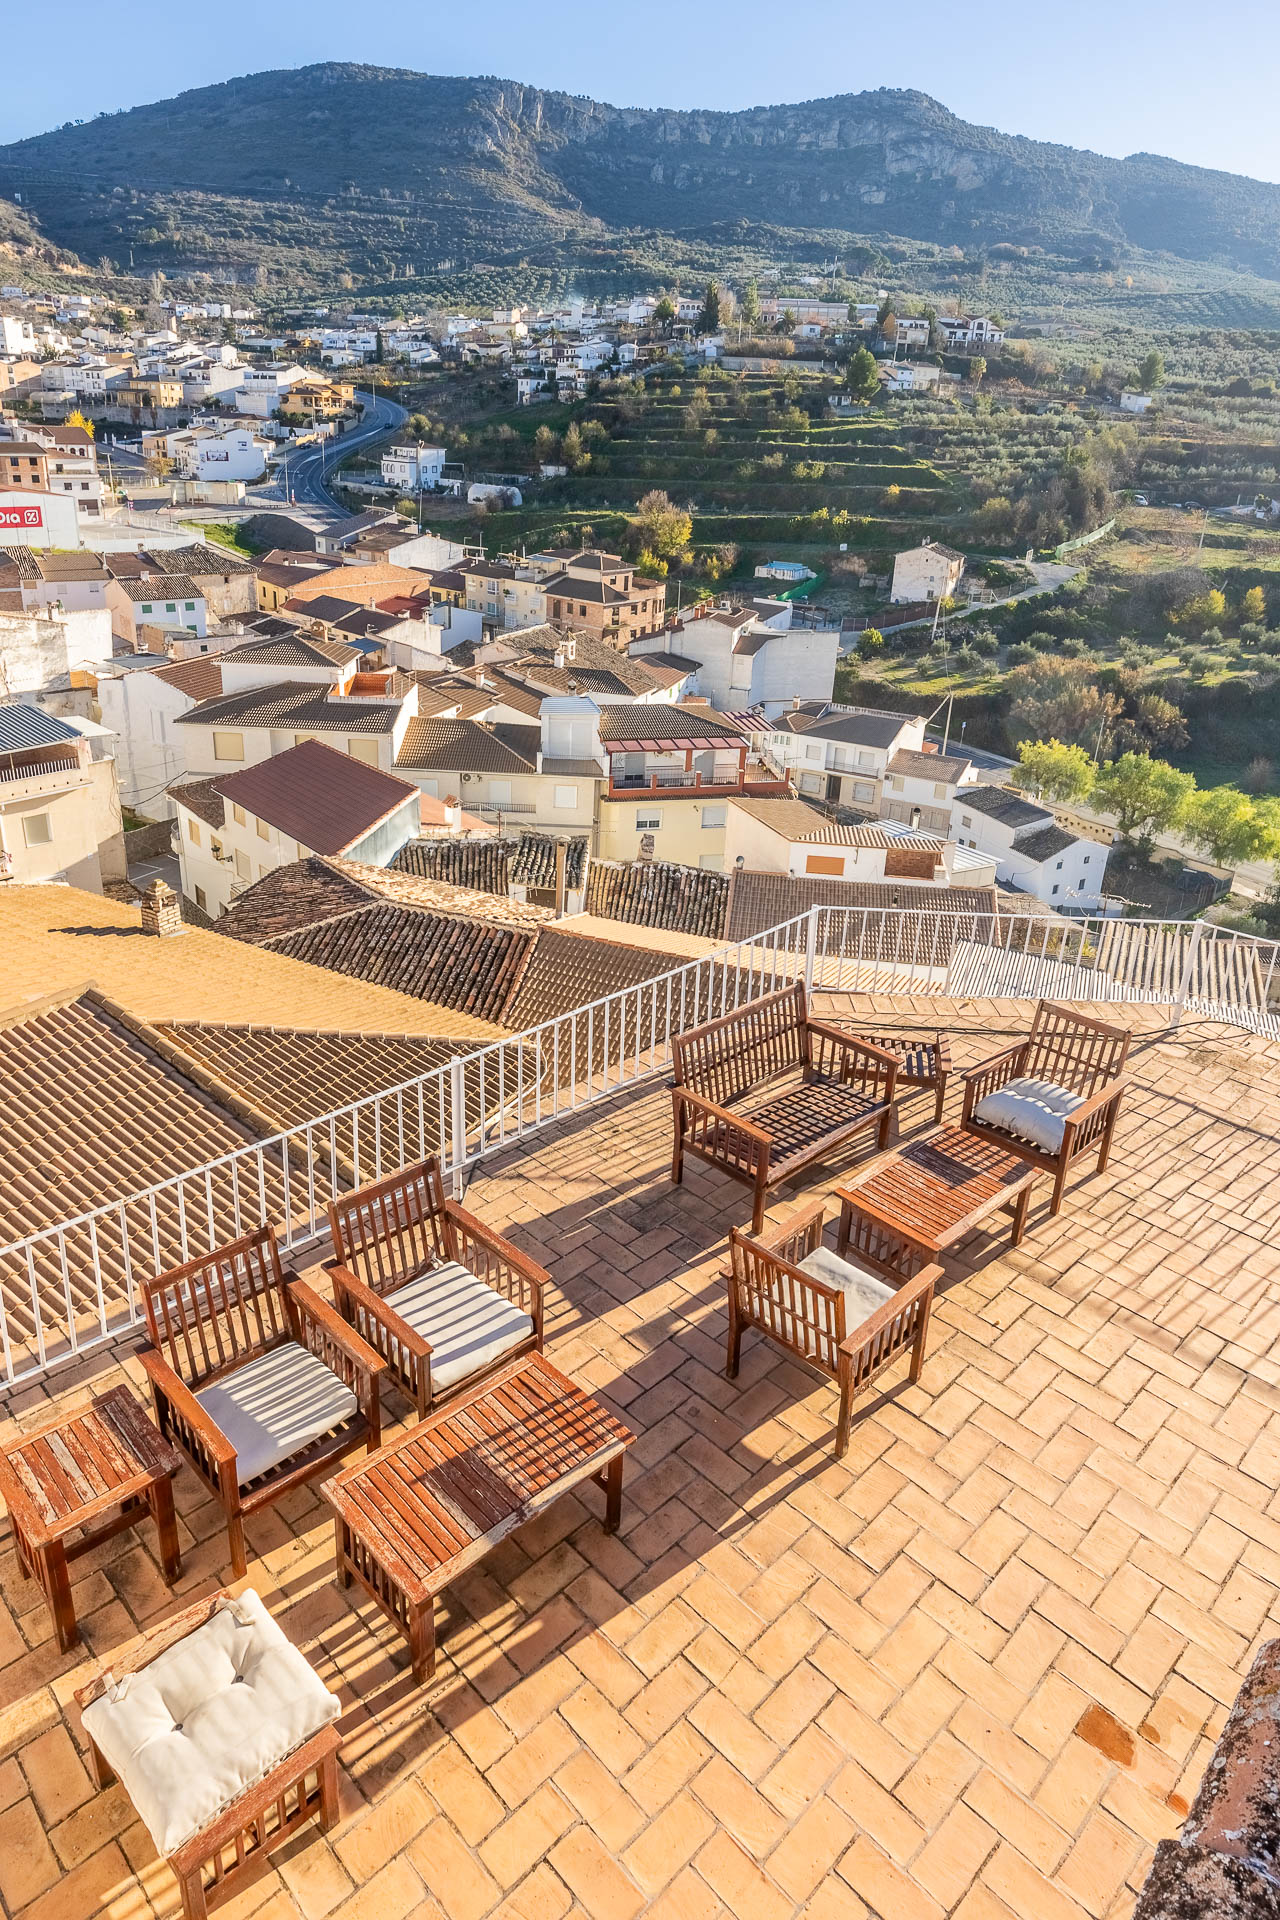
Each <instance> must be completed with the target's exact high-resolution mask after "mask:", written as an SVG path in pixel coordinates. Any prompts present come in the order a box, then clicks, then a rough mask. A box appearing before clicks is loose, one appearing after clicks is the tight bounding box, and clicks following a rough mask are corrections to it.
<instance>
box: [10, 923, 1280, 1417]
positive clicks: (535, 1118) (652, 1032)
mask: <svg viewBox="0 0 1280 1920" xmlns="http://www.w3.org/2000/svg"><path fill="white" fill-rule="evenodd" d="M797 979H803V980H804V981H805V982H806V983H807V985H808V986H809V987H811V988H813V989H815V990H818V991H821V992H846V993H852V992H858V993H904V994H913V995H925V996H929V997H931V998H934V999H941V1000H944V1001H945V1000H948V999H953V1000H955V1001H957V1002H958V1003H959V1002H962V1001H967V1000H970V999H972V998H974V997H982V998H988V997H996V998H1011V999H1017V1000H1022V1001H1025V1000H1034V999H1039V998H1040V997H1041V996H1046V997H1052V998H1059V999H1066V1000H1071V1001H1074V1002H1077V1003H1079V1002H1085V1003H1091V1002H1096V1003H1099V1004H1104V1003H1115V1002H1124V1001H1129V1002H1149V1003H1158V1004H1162V1005H1165V1006H1167V1008H1168V1010H1169V1017H1170V1020H1171V1022H1172V1024H1174V1025H1176V1024H1177V1022H1178V1020H1179V1019H1180V1018H1181V1016H1182V1014H1183V1012H1184V1011H1191V1012H1195V1013H1197V1014H1200V1015H1202V1016H1204V1017H1207V1018H1210V1019H1215V1020H1220V1021H1224V1022H1228V1023H1230V1024H1232V1025H1235V1026H1239V1027H1243V1028H1245V1029H1247V1030H1248V1031H1251V1032H1254V1033H1257V1034H1260V1035H1263V1036H1265V1037H1266V1038H1269V1039H1273V1040H1277V1039H1280V943H1277V942H1275V941H1269V940H1259V939H1255V938H1252V937H1250V936H1247V935H1244V934H1237V933H1234V932H1230V931H1228V930H1226V929H1223V928H1219V927H1213V926H1208V925H1206V924H1205V923H1204V922H1203V921H1192V922H1187V921H1162V920H1109V919H1103V920H1100V919H1090V920H1080V921H1073V922H1070V923H1068V922H1065V921H1062V920H1059V919H1050V918H1047V917H1043V916H1040V915H1032V914H1029V913H1028V914H1013V915H1010V914H1006V913H985V914H983V913H964V914H957V913H948V912H945V911H943V910H941V908H939V909H938V910H933V911H930V910H928V909H925V910H899V909H870V908H851V907H815V908H813V909H811V910H810V911H809V912H808V913H806V914H802V915H800V916H798V917H797V918H796V919H794V920H789V921H786V922H784V923H783V924H781V925H779V926H776V927H772V928H770V929H769V930H768V931H767V932H764V933H761V934H758V935H757V936H756V937H755V938H753V939H751V940H746V941H742V942H739V943H737V944H734V945H729V946H725V947H722V948H720V949H719V950H718V951H717V952H715V953H713V954H710V955H707V956H706V957H704V958H702V959H699V960H693V961H688V962H686V963H684V964H682V965H680V966H675V967H672V968H671V969H670V970H669V971H668V972H666V973H663V974H659V975H658V976H657V977H656V978H654V979H651V980H646V981H644V982H642V983H641V984H640V985H638V986H631V987H626V988H622V989H620V990H619V991H618V992H616V993H613V994H609V995H606V996H605V997H604V998H603V999H600V1000H596V1001H593V1002H592V1003H591V1004H590V1005H588V1006H583V1007H579V1008H576V1009H575V1010H574V1011H572V1012H569V1013H566V1014H562V1015H560V1016H558V1017H557V1018H555V1019H552V1020H547V1021H544V1022H543V1024H542V1025H541V1026H538V1027H534V1028H531V1029H529V1030H528V1031H527V1032H525V1033H522V1034H518V1035H513V1036H511V1037H509V1038H506V1039H503V1040H499V1041H495V1042H494V1043H493V1044H492V1045H489V1046H485V1047H480V1048H477V1049H475V1050H474V1051H471V1052H467V1053H463V1054H460V1055H458V1057H457V1058H455V1059H454V1060H452V1061H450V1062H449V1063H448V1064H447V1065H446V1066H443V1067H438V1068H436V1069H435V1070H434V1071H432V1072H431V1073H427V1074H422V1075H420V1076H418V1077H417V1078H415V1079H411V1080H406V1081H404V1082H402V1083H401V1084H399V1085H397V1086H393V1087H390V1088H387V1089H375V1090H373V1091H371V1092H370V1093H368V1094H366V1095H364V1096H362V1097H361V1098H360V1099H358V1100H354V1101H352V1102H350V1103H349V1104H348V1105H345V1106H343V1107H340V1108H337V1109H335V1110H334V1111H333V1112H332V1113H327V1114H324V1115H321V1116H319V1117H317V1118H316V1119H313V1120H309V1121H305V1122H302V1123H300V1124H299V1125H297V1126H295V1127H292V1128H289V1129H287V1130H286V1131H284V1132H281V1133H278V1134H275V1135H274V1136H272V1137H271V1138H268V1139H262V1140H255V1141H253V1142H251V1143H249V1144H247V1145H245V1146H244V1147H242V1148H240V1149H238V1150H237V1151H236V1152H234V1153H230V1154H225V1155H223V1156H222V1157H221V1158H219V1159H217V1160H214V1161H211V1162H209V1163H208V1164H206V1165H203V1166H198V1167H194V1168H192V1169H190V1170H188V1171H185V1172H179V1173H176V1174H174V1175H172V1176H171V1177H170V1178H168V1179H166V1180H163V1181H159V1182H157V1183H156V1184H155V1185H154V1186H151V1187H146V1188H143V1189H142V1190H141V1191H139V1192H137V1193H134V1194H131V1195H127V1196H125V1197H124V1198H121V1199H117V1200H112V1201H110V1202H108V1203H106V1204H105V1205H103V1206H100V1207H97V1208H93V1209H91V1210H90V1211H88V1212H86V1213H82V1214H79V1215H77V1216H76V1217H75V1218H73V1219H67V1220H62V1221H58V1222H56V1223H54V1224H52V1225H50V1226H48V1227H45V1228H43V1229H41V1230H40V1231H39V1232H37V1233H33V1234H31V1235H29V1236H27V1237H26V1238H24V1239H20V1240H16V1241H14V1242H12V1243H11V1244H10V1245H8V1246H5V1247H0V1368H2V1369H3V1373H2V1375H0V1380H7V1381H9V1382H14V1381H18V1380H24V1379H28V1378H31V1377H34V1376H37V1375H39V1374H42V1373H44V1372H46V1371H48V1370H49V1369H50V1368H52V1367H55V1366H57V1365H59V1364H61V1363H63V1362H65V1361H67V1360H70V1359H71V1358H72V1357H73V1356H74V1355H76V1354H78V1353H82V1352H84V1351H85V1350H86V1349H87V1348H90V1347H93V1346H95V1345H98V1344H100V1343H101V1342H103V1341H106V1340H110V1339H112V1338H113V1337H114V1336H116V1335H117V1334H119V1333H123V1332H127V1331H128V1330H130V1329H136V1328H137V1327H138V1325H139V1323H140V1318H141V1315H140V1308H139V1300H138V1280H139V1277H140V1276H142V1275H145V1274H149V1273H153V1272H155V1271H157V1270H160V1269H163V1268H164V1267H167V1266H171V1265H175V1264H177V1263H179V1262H180V1261H184V1260H186V1259H188V1258H189V1257H192V1256H194V1255H195V1254H196V1253H197V1252H200V1251H203V1250H205V1249H207V1248H209V1247H211V1246H216V1245H217V1244H219V1243H220V1242H221V1241H223V1240H227V1239H231V1238H233V1237H235V1236H236V1235H238V1234H240V1233H242V1232H245V1231H247V1230H248V1228H249V1227H250V1226H253V1225H256V1224H258V1223H260V1222H262V1221H264V1220H267V1219H272V1220H274V1221H275V1222H276V1223H277V1226H278V1229H279V1232H280V1236H281V1241H282V1244H283V1246H284V1247H285V1248H286V1250H288V1251H290V1252H292V1253H295V1254H296V1253H297V1252H299V1251H300V1250H302V1249H307V1248H310V1247H311V1246H312V1245H313V1244H314V1243H316V1242H317V1241H318V1239H319V1237H320V1235H321V1234H322V1232H323V1230H324V1222H325V1206H326V1202H327V1200H328V1198H329V1196H330V1195H331V1194H333V1193H335V1192H338V1191H342V1190H349V1189H350V1188H352V1187H354V1186H357V1185H360V1184H363V1183H364V1182H366V1181H369V1180H374V1179H379V1178H381V1177H383V1176H384V1175H386V1174H389V1173H391V1172H393V1171H394V1170H395V1169H396V1168H397V1167H399V1166H402V1165H404V1164H405V1163H406V1162H409V1161H412V1160H416V1159H420V1158H422V1157H423V1156H424V1155H426V1154H428V1153H438V1154H439V1155H440V1158H441V1161H442V1163H443V1165H444V1167H445V1169H446V1171H448V1172H451V1173H453V1174H455V1175H460V1174H461V1173H462V1171H463V1170H464V1169H465V1168H467V1167H471V1166H474V1165H475V1164H476V1163H477V1162H478V1161H480V1160H481V1159H483V1158H484V1156H485V1155H487V1154H490V1153H493V1152H495V1151H497V1150H498V1149H499V1148H501V1147H504V1146H507V1145H509V1144H510V1143H511V1142H512V1141H514V1140H518V1139H521V1138H522V1137H524V1136H526V1135H528V1134H530V1133H534V1132H536V1131H538V1130H539V1129H541V1128H543V1127H546V1126H549V1125H551V1124H552V1123H554V1122H555V1121H556V1120H558V1119H561V1118H562V1117H564V1116H566V1115H568V1114H572V1113H576V1112H577V1111H578V1110H579V1109H580V1108H583V1107H587V1106H590V1105H592V1104H594V1103H596V1102H598V1101H602V1100H606V1099H609V1098H611V1097H612V1096H614V1095H615V1094H617V1093H619V1092H620V1091H622V1090H623V1089H625V1088H628V1087H632V1086H636V1085H640V1084H644V1083H647V1082H651V1081H653V1080H654V1079H655V1078H657V1077H658V1076H660V1075H662V1074H664V1073H666V1072H667V1071H668V1069H669V1065H670V1058H671V1039H672V1037H673V1035H678V1034H681V1033H685V1032H687V1031H688V1030H689V1029H690V1028H692V1027H695V1026H698V1025H700V1024H701V1023H702V1022H703V1021H705V1020H707V1019H710V1018H713V1017H715V1016H716V1015H718V1014H720V1013H723V1012H727V1011H731V1010H732V1009H733V1008H735V1007H738V1006H742V1005H745V1004H747V1003H748V1002H750V1001H752V1000H754V999H758V998H759V997H760V996H761V995H763V994H766V993H769V992H771V991H773V989H774V988H776V987H780V986H785V985H787V984H789V983H791V982H792V981H795V980H797ZM618 1124H620V1125H623V1126H625V1124H626V1121H625V1117H623V1118H622V1119H621V1120H620V1121H619V1123H618Z"/></svg>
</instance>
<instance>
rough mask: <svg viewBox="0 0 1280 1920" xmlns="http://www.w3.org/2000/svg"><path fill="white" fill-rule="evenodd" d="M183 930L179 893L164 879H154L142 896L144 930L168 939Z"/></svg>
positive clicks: (162, 938)
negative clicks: (167, 884) (168, 885)
mask: <svg viewBox="0 0 1280 1920" xmlns="http://www.w3.org/2000/svg"><path fill="white" fill-rule="evenodd" d="M183 930H184V929H183V925H182V908H181V906H180V905H179V903H178V896H177V894H176V893H175V892H174V891H173V888H172V887H166V885H165V883H164V881H163V880H153V881H152V882H151V885H150V886H149V887H148V888H147V890H146V892H145V893H144V894H143V896H142V931H143V932H144V933H153V934H155V935H156V936H157V937H158V938H159V939H161V940H167V939H172V937H173V936H174V934H177V933H182V932H183Z"/></svg>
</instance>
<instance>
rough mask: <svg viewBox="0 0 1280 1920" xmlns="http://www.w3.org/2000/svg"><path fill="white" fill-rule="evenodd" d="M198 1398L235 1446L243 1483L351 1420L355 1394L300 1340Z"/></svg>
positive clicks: (252, 1363) (277, 1349)
mask: <svg viewBox="0 0 1280 1920" xmlns="http://www.w3.org/2000/svg"><path fill="white" fill-rule="evenodd" d="M196 1399H197V1400H198V1401H199V1402H200V1405H201V1406H202V1407H203V1408H204V1409H205V1411H206V1413H207V1414H208V1415H209V1417H210V1419H211V1420H212V1421H213V1422H214V1424H215V1425H216V1426H217V1427H218V1428H219V1429H220V1430H221V1431H222V1432H223V1433H225V1434H226V1436H227V1439H228V1440H229V1441H230V1442H231V1444H232V1446H233V1447H234V1448H235V1450H236V1474H237V1477H238V1479H239V1481H240V1485H241V1486H242V1487H245V1486H248V1484H249V1482H250V1481H251V1480H256V1479H257V1478H258V1475H259V1474H260V1473H266V1472H268V1471H269V1470H270V1468H272V1467H277V1466H279V1464H280V1462H281V1461H282V1460H288V1459H289V1458H290V1456H291V1455H292V1454H295V1453H301V1452H302V1449H303V1448H304V1447H308V1446H310V1444H311V1442H312V1441H313V1440H318V1439H319V1438H320V1436H321V1434H323V1433H329V1432H330V1431H331V1430H332V1429H333V1428H334V1427H339V1426H341V1425H342V1423H343V1421H344V1420H349V1419H350V1418H351V1415H352V1414H353V1413H354V1412H355V1410H356V1405H357V1402H356V1397H355V1395H354V1394H353V1393H352V1392H350V1390H349V1389H348V1388H347V1387H344V1386H343V1384H342V1382H341V1380H339V1378H338V1376H337V1374H336V1373H333V1372H331V1371H330V1369H329V1368H328V1367H326V1365H325V1364H324V1361H323V1360H320V1359H317V1357H316V1355H315V1354H314V1353H311V1352H309V1351H308V1349H307V1348H306V1347H303V1346H299V1344H298V1342H297V1341H296V1340H289V1341H286V1343H285V1344H284V1345H283V1346H280V1347H272V1349H271V1351H270V1353H264V1354H261V1355H260V1356H259V1357H258V1359H256V1360H250V1361H249V1362H248V1364H247V1365H246V1366H243V1367H237V1368H236V1370H235V1372H234V1373H229V1374H228V1375H227V1376H226V1378H225V1379H223V1380H218V1381H215V1383H214V1384H213V1385H212V1386H210V1387H202V1388H201V1389H200V1391H199V1393H197V1395H196Z"/></svg>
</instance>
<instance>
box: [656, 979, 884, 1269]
mask: <svg viewBox="0 0 1280 1920" xmlns="http://www.w3.org/2000/svg"><path fill="white" fill-rule="evenodd" d="M671 1052H672V1056H673V1060H674V1063H675V1083H674V1086H673V1088H672V1101H673V1106H674V1124H675V1147H674V1151H673V1154H672V1159H671V1178H672V1180H673V1181H675V1182H676V1183H677V1184H678V1183H679V1182H680V1180H681V1179H682V1178H683V1176H684V1156H685V1155H686V1154H687V1153H691V1154H694V1155H695V1156H696V1157H697V1158H698V1159H699V1160H707V1161H709V1162H710V1163H711V1165H712V1166H714V1167H719V1168H720V1169H721V1171H722V1172H724V1173H727V1174H730V1175H731V1176H732V1177H733V1178H734V1179H735V1180H743V1181H745V1182H746V1183H747V1185H748V1186H750V1187H753V1188H754V1189H755V1204H754V1207H753V1210H752V1215H751V1228H752V1232H753V1233H759V1231H760V1229H761V1227H762V1226H763V1225H764V1209H765V1197H766V1195H767V1194H768V1191H769V1189H770V1188H771V1187H776V1186H780V1185H781V1184H782V1182H783V1181H785V1180H790V1179H793V1178H794V1177H795V1175H796V1174H798V1173H801V1172H803V1170H804V1169H805V1168H806V1167H810V1166H813V1165H814V1164H815V1163H816V1162H817V1161H820V1160H824V1159H826V1158H827V1157H828V1156H829V1155H830V1154H831V1153H832V1152H833V1151H834V1150H835V1149H836V1148H837V1147H841V1146H844V1145H845V1144H846V1143H847V1142H848V1141H850V1140H853V1139H856V1138H857V1136H858V1135H859V1134H863V1133H870V1132H872V1131H874V1132H875V1134H876V1144H877V1146H880V1147H884V1146H886V1145H887V1144H888V1139H889V1121H890V1119H891V1117H892V1114H893V1095H894V1085H895V1082H896V1080H897V1075H898V1072H899V1063H898V1060H897V1059H896V1058H895V1056H894V1055H893V1054H892V1053H890V1052H889V1051H888V1050H887V1049H886V1048H884V1047H880V1046H877V1045H876V1044H875V1042H874V1041H871V1040H864V1039H860V1038H857V1037H855V1036H854V1035H853V1034H849V1033H842V1032H841V1030H840V1029H839V1028H838V1027H830V1026H826V1025H825V1024H824V1023H823V1022H822V1021H820V1020H812V1019H810V1017H809V1013H808V1009H807V1006H806V1002H805V991H804V987H803V985H801V984H800V983H797V984H796V985H795V986H793V987H784V988H783V989H782V990H781V992H779V993H770V994H766V995H765V996H764V997H763V998H762V999H759V1000H753V1001H752V1002H751V1004H750V1006H746V1007H740V1008H739V1009H738V1010H737V1012H735V1013H726V1014H722V1015H721V1017H720V1018H719V1019H718V1020H711V1021H708V1023H707V1025H706V1026H703V1027H695V1028H694V1030H693V1031H692V1032H691V1033H686V1034H682V1035H681V1036H680V1038H679V1039H676V1040H673V1041H672V1043H671ZM786 1081H792V1082H793V1084H790V1085H785V1086H784V1085H782V1084H781V1083H783V1082H786Z"/></svg>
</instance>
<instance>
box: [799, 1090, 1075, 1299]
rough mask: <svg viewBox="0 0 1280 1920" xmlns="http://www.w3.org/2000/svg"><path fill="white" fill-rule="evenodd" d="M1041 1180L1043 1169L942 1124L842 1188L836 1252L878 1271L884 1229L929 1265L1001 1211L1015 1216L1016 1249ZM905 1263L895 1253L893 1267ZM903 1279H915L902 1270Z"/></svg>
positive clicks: (1012, 1239)
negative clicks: (849, 1256) (989, 1215)
mask: <svg viewBox="0 0 1280 1920" xmlns="http://www.w3.org/2000/svg"><path fill="white" fill-rule="evenodd" d="M1039 1177H1040V1169H1039V1168H1038V1167H1033V1166H1029V1165H1028V1164H1027V1162H1026V1161H1025V1160H1022V1159H1019V1158H1018V1156H1017V1155H1016V1154H1013V1153H1006V1152H1005V1150H1004V1148H1003V1147H997V1146H995V1145H994V1144H993V1143H992V1142H990V1141H987V1140H979V1139H977V1138H975V1136H974V1135H973V1134H971V1133H965V1132H964V1131H963V1130H962V1129H961V1128H960V1127H938V1128H937V1129H936V1130H935V1131H934V1132H932V1133H927V1134H925V1135H923V1137H922V1138H921V1139H919V1140H913V1141H911V1142H910V1144H909V1145H907V1146H905V1147H899V1148H898V1149H897V1150H896V1151H895V1152H893V1153H891V1154H890V1155H889V1156H888V1158H887V1159H884V1160H882V1161H880V1163H879V1165H878V1166H874V1167H872V1168H871V1169H870V1171H869V1172H868V1173H867V1175H866V1177H865V1178H864V1179H861V1180H859V1181H857V1182H855V1183H854V1184H852V1185H850V1186H846V1187H839V1188H837V1193H838V1196H839V1200H840V1238H839V1243H838V1246H839V1252H840V1253H841V1254H842V1255H845V1254H849V1255H851V1256H852V1258H853V1259H855V1260H857V1259H859V1258H861V1259H863V1260H866V1261H867V1262H869V1264H870V1265H872V1266H873V1267H874V1268H876V1269H877V1271H879V1270H881V1268H882V1267H883V1263H884V1237H885V1232H886V1230H887V1231H888V1233H890V1234H892V1235H894V1236H896V1237H897V1238H898V1239H899V1240H901V1241H906V1242H907V1243H908V1245H909V1247H910V1248H911V1249H912V1250H913V1251H914V1252H915V1253H916V1254H917V1255H918V1256H919V1258H918V1262H917V1264H918V1265H920V1266H924V1265H926V1264H927V1263H929V1262H931V1261H934V1260H937V1259H939V1258H940V1256H941V1255H942V1254H943V1253H944V1252H946V1250H947V1249H948V1248H949V1247H954V1246H955V1245H956V1243H957V1242H958V1241H960V1240H963V1239H964V1237H965V1235H966V1234H967V1233H971V1232H972V1231H973V1229H974V1228H975V1227H976V1226H978V1225H979V1224H980V1222H981V1221H983V1220H985V1219H986V1217H987V1215H988V1214H990V1213H995V1212H996V1211H997V1210H998V1209H1000V1208H1003V1209H1004V1210H1005V1211H1006V1212H1008V1213H1011V1214H1012V1215H1013V1231H1012V1233H1011V1234H1010V1237H1009V1245H1010V1246H1011V1247H1016V1246H1017V1244H1018V1242H1019V1241H1020V1240H1021V1238H1022V1235H1023V1232H1024V1230H1025V1227H1026V1224H1027V1207H1028V1204H1029V1203H1030V1200H1031V1189H1032V1187H1033V1185H1034V1184H1035V1182H1036V1180H1038V1179H1039ZM900 1264H901V1260H900V1256H895V1260H894V1266H895V1270H896V1269H897V1267H898V1266H900ZM900 1277H901V1279H903V1280H906V1279H910V1278H911V1277H912V1275H911V1274H910V1273H906V1272H903V1273H902V1274H901V1276H900Z"/></svg>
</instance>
